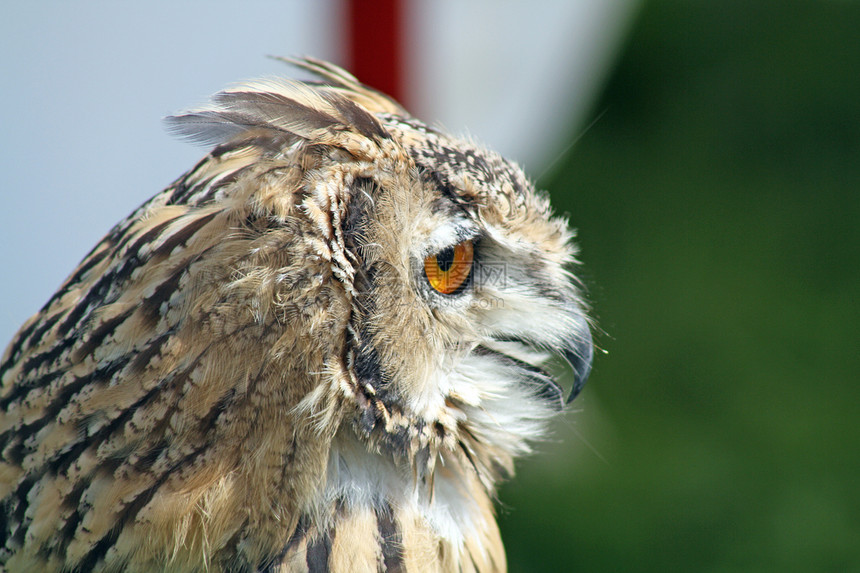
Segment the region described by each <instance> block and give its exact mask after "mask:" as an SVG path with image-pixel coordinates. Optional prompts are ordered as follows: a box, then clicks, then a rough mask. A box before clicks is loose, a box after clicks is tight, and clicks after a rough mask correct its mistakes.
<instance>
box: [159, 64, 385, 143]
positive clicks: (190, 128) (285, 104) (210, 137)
mask: <svg viewBox="0 0 860 573" xmlns="http://www.w3.org/2000/svg"><path fill="white" fill-rule="evenodd" d="M334 73H335V72H334V71H332V70H328V69H327V71H326V74H325V75H324V77H325V78H326V79H330V80H334V79H336V76H333V75H332V74H334ZM343 74H346V72H343ZM329 76H331V77H329ZM343 77H344V78H346V79H344V80H343V82H346V80H350V81H351V82H353V83H351V84H346V83H339V85H338V86H328V85H322V84H307V83H302V82H299V81H292V80H284V79H273V80H259V81H255V82H250V83H247V84H243V85H240V86H237V87H235V88H232V89H229V90H225V91H222V92H220V93H218V94H216V95H215V96H213V98H212V100H211V103H209V104H208V105H206V106H203V107H201V108H200V109H196V110H191V111H188V112H186V113H181V114H178V115H175V116H170V117H167V118H165V123H166V125H167V127H168V130H169V131H171V132H172V133H174V134H177V135H179V136H181V137H184V138H186V139H188V140H190V141H192V142H194V143H198V144H203V145H208V146H212V145H219V144H223V143H226V142H228V141H230V140H233V139H236V138H239V137H242V136H243V135H245V134H250V133H253V134H254V136H255V137H257V136H260V135H263V134H265V133H266V132H268V133H270V134H271V135H272V136H273V137H279V138H281V139H283V138H284V136H285V135H286V136H288V137H287V140H288V141H289V140H293V139H303V140H306V141H308V142H310V143H316V144H323V145H332V146H335V147H343V148H344V149H346V150H347V151H354V148H355V149H357V148H360V147H361V143H360V142H358V141H356V140H355V138H356V136H357V137H358V138H360V139H365V140H367V139H369V140H375V141H380V140H382V139H389V138H390V135H389V134H388V132H387V131H386V130H385V128H384V127H383V126H382V124H381V123H380V122H379V120H378V119H377V118H376V117H375V116H374V115H373V113H371V111H368V109H366V108H365V107H364V106H363V105H362V104H361V102H363V101H365V100H367V99H368V98H369V97H370V95H369V93H370V92H368V91H366V90H365V89H364V88H363V86H361V85H360V84H358V83H357V82H356V81H355V80H354V78H352V76H349V75H348V74H346V75H345V76H343ZM378 97H379V98H383V97H384V96H378ZM386 102H388V103H390V104H393V102H391V100H387V99H386V100H385V101H380V103H386ZM382 107H385V106H382ZM356 146H357V147H356Z"/></svg>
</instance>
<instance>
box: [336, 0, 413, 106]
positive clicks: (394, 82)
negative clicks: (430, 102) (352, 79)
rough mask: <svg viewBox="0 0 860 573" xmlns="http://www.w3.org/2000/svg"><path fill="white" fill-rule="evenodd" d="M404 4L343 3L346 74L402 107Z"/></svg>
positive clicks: (389, 0) (390, 0) (395, 0)
mask: <svg viewBox="0 0 860 573" xmlns="http://www.w3.org/2000/svg"><path fill="white" fill-rule="evenodd" d="M404 1H406V0H346V18H347V22H346V33H347V42H346V45H347V50H348V53H347V66H348V68H349V71H350V72H352V73H353V74H354V75H355V76H356V77H357V78H358V79H359V80H361V82H362V83H365V84H367V85H369V86H371V87H373V88H376V89H378V90H379V91H381V92H384V93H386V94H388V95H390V96H391V97H393V98H394V99H396V100H397V101H399V102H401V103H403V104H404V105H405V103H406V102H404V101H403V97H404V95H405V93H404V85H403V64H404V59H405V58H404V54H403V47H404V43H403V24H404V22H403V18H404V10H403V3H404Z"/></svg>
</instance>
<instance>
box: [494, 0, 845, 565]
mask: <svg viewBox="0 0 860 573" xmlns="http://www.w3.org/2000/svg"><path fill="white" fill-rule="evenodd" d="M623 50H624V51H623V53H622V55H621V57H620V58H619V63H618V65H617V66H616V68H615V69H614V71H613V72H612V74H611V76H610V79H609V81H608V84H607V85H606V87H605V89H604V91H603V93H602V96H601V97H600V98H599V101H598V103H597V104H596V105H595V107H594V110H593V113H592V117H598V116H599V119H598V120H597V121H596V123H595V124H594V125H593V126H592V127H591V128H590V129H589V130H588V131H587V132H586V133H584V134H582V133H579V132H577V133H572V134H571V141H574V140H576V139H577V138H579V139H578V140H577V142H576V143H575V145H573V146H572V148H571V149H569V150H568V151H567V152H566V153H565V154H564V156H563V157H562V159H561V160H560V161H559V162H558V163H556V164H555V166H554V168H553V169H552V170H551V171H550V172H549V173H547V174H546V175H545V176H544V177H542V178H541V180H540V184H541V186H543V187H544V188H548V189H549V190H550V191H551V193H552V195H553V200H554V202H555V204H556V205H557V207H558V209H559V210H560V211H563V212H567V213H569V214H570V216H571V219H572V222H573V224H574V226H576V227H577V228H578V230H579V242H580V244H581V246H582V256H581V258H582V260H583V261H584V263H585V265H584V268H583V272H584V276H585V279H586V282H587V283H588V285H589V287H590V293H589V294H590V298H591V300H592V302H593V305H594V310H595V314H596V317H597V320H598V322H599V326H600V328H601V330H602V331H603V332H602V333H601V334H600V335H599V336H598V338H597V341H598V344H599V346H600V347H601V348H603V349H604V350H606V352H607V354H605V355H601V356H599V357H598V358H597V360H596V363H595V369H594V373H593V375H592V379H591V381H590V382H589V385H588V387H587V388H586V390H585V392H584V393H583V395H582V396H581V397H580V398H579V399H578V400H577V402H575V403H574V408H573V409H574V410H575V412H574V413H570V414H568V415H567V416H566V417H565V419H564V420H562V421H561V422H560V423H559V424H558V425H557V426H556V428H555V435H554V439H553V440H552V441H551V442H549V443H546V444H542V445H541V446H539V451H540V452H542V454H541V455H537V456H534V457H532V458H530V459H528V460H526V461H525V462H524V463H521V464H520V466H519V472H518V476H517V478H516V479H515V480H514V481H513V482H511V483H509V484H508V485H506V486H505V487H504V489H503V490H502V492H501V499H502V500H503V501H502V507H501V511H500V513H501V526H502V533H503V536H504V539H505V543H506V547H507V549H508V555H509V561H510V568H511V570H512V571H804V572H806V571H860V491H858V490H860V385H858V384H857V383H856V382H857V373H858V371H860V352H858V348H857V347H858V343H860V326H858V325H860V302H858V300H857V297H858V295H860V231H858V222H860V4H858V3H856V2H847V1H843V2H838V1H829V2H826V1H822V2H811V1H807V2H800V1H786V0H779V1H770V2H763V1H754V2H741V1H737V2H729V1H718V2H700V1H686V2H681V1H674V2H672V1H662V0H661V1H656V0H655V1H650V2H647V1H646V2H645V3H644V4H643V6H642V8H641V10H640V12H639V13H638V15H637V18H636V19H635V20H634V22H633V27H632V29H631V32H630V35H629V36H628V39H627V41H626V44H625V46H624V49H623ZM601 114H602V115H601Z"/></svg>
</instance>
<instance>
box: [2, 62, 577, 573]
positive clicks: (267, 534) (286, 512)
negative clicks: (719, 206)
mask: <svg viewBox="0 0 860 573" xmlns="http://www.w3.org/2000/svg"><path fill="white" fill-rule="evenodd" d="M293 63H295V64H297V65H298V66H300V67H302V68H304V69H305V70H309V71H311V72H313V73H314V74H316V76H317V77H318V80H317V81H313V82H299V81H294V80H286V79H284V80H281V79H277V80H265V81H256V82H251V83H247V84H244V85H240V86H238V87H234V88H232V89H228V90H226V91H222V92H220V93H218V94H217V95H215V96H214V97H213V98H212V100H211V102H210V103H209V104H208V105H206V106H204V107H202V108H200V109H196V110H193V111H189V112H187V113H183V114H180V115H177V116H174V117H171V118H169V119H168V123H169V126H170V128H171V129H172V130H174V131H175V132H177V133H179V134H181V135H183V136H185V137H187V138H189V139H191V140H193V141H196V142H198V143H202V144H205V145H207V146H209V149H211V151H209V153H208V155H206V156H205V157H204V158H203V159H202V160H201V161H200V162H199V163H198V164H197V165H195V166H194V167H193V168H191V170H189V171H188V172H187V173H185V174H184V175H182V176H181V177H180V178H179V179H177V180H176V181H175V183H173V184H172V185H170V186H169V187H168V188H167V189H165V190H164V191H162V192H161V193H159V194H157V195H155V196H154V197H153V198H152V199H151V200H149V201H148V202H146V203H145V204H144V205H142V206H141V207H140V208H138V209H137V210H136V211H135V212H133V213H132V214H131V215H130V216H129V217H128V218H126V219H125V220H123V221H121V222H119V223H118V224H117V225H116V226H115V227H114V228H113V229H111V230H110V231H109V232H108V233H107V235H106V236H105V237H104V239H102V240H101V242H99V243H98V244H97V245H96V246H95V247H94V248H93V249H92V251H90V253H89V254H87V255H86V257H84V259H83V261H82V262H81V263H80V264H79V265H78V267H77V268H75V269H74V270H73V271H72V273H71V275H70V276H69V277H68V279H66V281H65V282H64V283H63V284H62V286H61V287H60V288H59V290H58V291H57V292H56V294H54V296H53V297H52V298H51V299H50V300H49V301H48V302H47V303H46V304H45V306H44V307H43V308H42V310H41V311H39V312H38V313H37V314H36V315H35V316H33V317H32V318H31V319H30V320H29V321H27V322H26V323H25V324H24V325H23V326H22V328H21V329H20V331H19V332H18V333H17V335H16V336H15V337H14V339H13V340H12V342H11V344H10V345H9V346H8V348H7V349H6V351H5V354H4V355H3V358H2V363H0V380H2V386H0V500H2V505H3V509H2V511H0V569H2V570H5V571H10V572H24V571H27V572H29V571H106V572H110V571H128V572H140V571H176V572H179V571H189V572H190V571H199V572H203V571H212V572H252V571H267V572H274V571H311V572H316V571H335V572H361V571H373V572H376V571H407V572H423V571H463V572H466V571H481V572H484V571H503V570H505V568H506V562H505V554H504V549H503V547H502V542H501V538H500V535H499V530H498V527H497V525H496V521H495V515H494V508H493V502H494V499H495V495H496V489H497V486H498V484H499V482H500V481H501V480H503V479H506V478H508V477H509V476H511V475H512V473H513V461H514V459H515V458H516V457H518V456H520V455H522V454H525V453H527V452H529V449H530V443H531V442H532V441H533V440H535V439H537V438H539V437H540V436H541V434H542V432H543V431H544V430H545V426H546V422H547V420H548V419H549V418H551V417H552V416H553V415H554V414H555V413H557V412H559V411H561V410H562V409H563V408H564V406H565V403H566V402H567V401H569V400H572V399H573V398H574V397H575V396H576V394H577V393H578V392H579V390H580V389H581V388H582V385H583V384H584V383H585V380H586V378H587V377H588V373H589V370H590V366H591V359H592V347H593V344H592V338H591V334H590V326H589V325H590V319H589V318H588V317H587V308H586V304H585V302H584V300H583V294H582V287H581V285H580V283H579V282H578V281H577V280H576V279H575V278H574V275H573V274H572V271H573V270H574V269H575V266H574V265H575V264H576V261H575V258H574V257H575V254H576V252H575V247H574V245H573V243H572V232H571V231H570V229H569V227H568V222H567V221H566V220H565V219H564V218H561V217H559V216H556V215H554V214H553V211H552V210H551V207H550V204H549V200H548V198H547V196H546V195H545V194H544V193H541V192H539V191H537V190H536V189H535V188H534V186H533V185H532V184H531V183H530V182H529V181H528V180H527V178H526V177H525V176H524V174H523V172H522V171H521V169H520V168H519V167H517V166H516V165H514V164H513V163H511V162H509V161H506V160H505V159H503V158H502V157H500V156H499V155H498V154H496V153H494V152H492V151H489V150H487V149H484V148H482V147H480V146H478V145H476V144H474V143H472V142H469V141H465V140H463V139H458V138H455V137H452V136H450V135H448V134H446V133H444V132H442V131H441V130H439V129H435V128H433V127H430V126H428V125H426V124H424V123H422V122H421V121H419V120H417V119H416V118H414V117H412V116H411V115H410V114H409V113H407V112H406V111H405V110H404V109H403V108H402V107H401V106H400V105H399V104H398V103H396V102H395V101H393V100H391V99H389V98H388V97H386V96H384V95H382V94H380V93H378V92H376V91H374V90H373V89H371V88H369V87H367V86H364V85H362V84H360V83H359V82H358V81H357V80H356V79H355V78H354V77H352V76H351V75H349V74H348V73H347V72H345V71H344V70H342V69H340V68H338V67H335V66H334V65H332V64H328V63H325V62H322V61H317V60H312V59H304V60H297V61H294V62H293ZM555 356H560V357H563V358H566V359H567V361H568V362H569V363H570V365H571V366H572V368H573V371H574V381H573V388H572V390H571V392H570V395H569V397H568V398H566V399H565V396H564V393H563V392H562V389H561V387H560V385H559V383H557V382H556V380H555V379H554V377H553V376H552V375H551V374H550V373H549V367H548V364H549V362H550V361H551V360H553V359H554V357H555Z"/></svg>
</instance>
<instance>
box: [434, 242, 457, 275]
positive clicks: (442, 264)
mask: <svg viewBox="0 0 860 573" xmlns="http://www.w3.org/2000/svg"><path fill="white" fill-rule="evenodd" d="M436 264H437V265H439V270H440V271H442V272H443V273H445V272H448V270H449V269H450V268H451V265H453V264H454V247H448V248H447V249H445V250H444V251H442V252H441V253H439V254H438V255H436Z"/></svg>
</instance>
